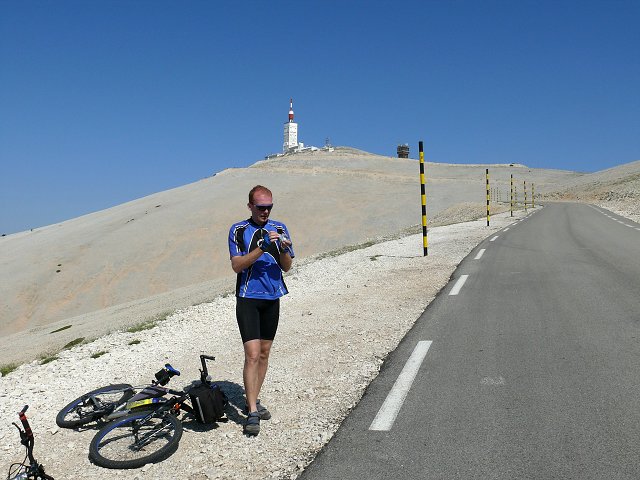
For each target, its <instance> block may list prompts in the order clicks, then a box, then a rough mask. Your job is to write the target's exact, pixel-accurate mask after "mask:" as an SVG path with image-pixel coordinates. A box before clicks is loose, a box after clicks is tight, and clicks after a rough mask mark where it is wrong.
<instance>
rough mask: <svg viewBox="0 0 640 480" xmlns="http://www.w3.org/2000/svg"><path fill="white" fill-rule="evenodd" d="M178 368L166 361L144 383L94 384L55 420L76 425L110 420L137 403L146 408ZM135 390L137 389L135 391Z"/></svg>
mask: <svg viewBox="0 0 640 480" xmlns="http://www.w3.org/2000/svg"><path fill="white" fill-rule="evenodd" d="M179 375H180V372H179V371H178V370H176V369H175V368H173V367H172V366H171V365H169V364H168V363H167V364H166V365H165V366H164V368H162V369H161V370H160V371H158V372H157V373H156V374H155V378H156V379H155V380H152V382H151V383H150V384H148V385H144V386H139V387H133V386H131V385H129V384H128V383H121V384H115V385H107V386H104V387H100V388H96V389H95V390H92V391H90V392H88V393H85V394H84V395H81V396H80V397H78V398H76V399H75V400H73V401H72V402H71V403H69V404H68V405H66V406H65V407H64V408H63V409H62V410H60V411H59V412H58V415H57V416H56V424H57V425H58V426H59V427H61V428H77V427H81V426H83V425H86V424H88V423H91V422H94V421H107V422H108V421H111V420H114V419H116V418H119V417H123V416H125V415H128V414H129V413H131V410H132V409H134V408H139V407H147V408H150V407H151V406H152V404H154V403H160V402H162V401H164V400H165V399H164V398H162V397H163V396H164V395H166V394H167V393H168V391H169V389H168V388H164V386H165V385H166V384H167V383H169V380H171V378H172V377H174V376H179ZM136 391H138V393H136Z"/></svg>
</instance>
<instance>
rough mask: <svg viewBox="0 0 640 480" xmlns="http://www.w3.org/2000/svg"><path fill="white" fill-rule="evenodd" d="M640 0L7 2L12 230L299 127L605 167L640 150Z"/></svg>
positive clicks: (115, 200)
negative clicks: (290, 122) (291, 116)
mask: <svg viewBox="0 0 640 480" xmlns="http://www.w3.org/2000/svg"><path fill="white" fill-rule="evenodd" d="M639 25H640V1H638V0H632V1H616V0H608V1H562V0H559V1H558V0H553V1H542V0H540V1H526V0H517V1H514V0H503V1H494V0H486V1H485V0H469V1H462V0H460V1H456V0H450V1H447V0H441V1H428V0H426V1H425V0H415V1H402V0H396V1H391V0H389V1H374V0H369V1H348V0H341V1H337V0H322V1H320V0H318V1H313V0H305V1H301V0H298V1H295V2H293V1H278V0H274V1H265V0H260V1H223V0H215V1H213V0H212V1H175V0H171V1H164V0H153V1H135V0H134V1H129V0H121V1H98V0H95V1H86V0H81V1H67V0H56V1H44V0H42V1H30V0H25V1H18V0H15V1H8V0H0V167H1V172H0V233H11V232H14V231H18V230H25V229H29V228H34V227H38V226H42V225H47V224H51V223H57V222H60V221H62V220H65V219H69V218H73V217H76V216H79V215H82V214H85V213H89V212H92V211H96V210H101V209H103V208H108V207H111V206H113V205H117V204H120V203H123V202H126V201H129V200H133V199H135V198H139V197H142V196H145V195H148V194H151V193H154V192H157V191H162V190H166V189H168V188H173V187H176V186H180V185H184V184H186V183H190V182H193V181H197V180H199V179H201V178H204V177H207V176H210V175H211V174H212V173H214V172H218V171H220V170H223V169H225V168H228V167H243V166H247V165H250V164H252V163H254V162H255V161H257V160H260V159H262V158H263V157H264V156H265V155H266V154H268V153H274V152H279V151H281V149H282V141H283V134H282V126H283V123H284V122H285V121H286V119H287V113H288V101H289V97H293V98H294V109H295V113H296V121H297V122H298V123H299V140H301V141H303V142H305V143H306V144H312V145H317V146H322V145H324V142H325V138H326V137H329V138H330V139H331V142H332V143H333V144H334V145H347V146H353V147H356V148H360V149H363V150H367V151H369V152H374V153H379V154H384V155H395V147H396V145H397V144H398V143H405V142H406V143H409V144H410V146H411V149H412V156H413V157H414V158H415V156H416V150H417V142H418V140H424V141H425V151H426V158H427V160H431V161H438V162H453V163H477V162H499V163H505V162H519V163H524V164H527V165H529V166H532V167H549V168H560V169H568V170H579V171H595V170H600V169H603V168H608V167H611V166H614V165H618V164H622V163H627V162H630V161H634V160H638V159H640V28H639V27H638V26H639Z"/></svg>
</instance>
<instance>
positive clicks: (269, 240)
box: [258, 232, 278, 252]
mask: <svg viewBox="0 0 640 480" xmlns="http://www.w3.org/2000/svg"><path fill="white" fill-rule="evenodd" d="M277 239H278V233H277V232H266V233H265V234H264V237H262V241H260V242H258V246H259V247H260V250H262V251H263V252H266V251H267V250H269V247H270V246H271V245H272V244H273V243H274V242H275V241H276V240H277Z"/></svg>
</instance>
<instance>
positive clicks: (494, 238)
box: [489, 235, 500, 242]
mask: <svg viewBox="0 0 640 480" xmlns="http://www.w3.org/2000/svg"><path fill="white" fill-rule="evenodd" d="M499 236H500V235H496V236H495V237H493V238H492V239H491V240H489V241H490V242H493V241H495V240H496V238H498V237H499Z"/></svg>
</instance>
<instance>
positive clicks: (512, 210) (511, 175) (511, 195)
mask: <svg viewBox="0 0 640 480" xmlns="http://www.w3.org/2000/svg"><path fill="white" fill-rule="evenodd" d="M511 216H512V217H513V173H512V174H511Z"/></svg>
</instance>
